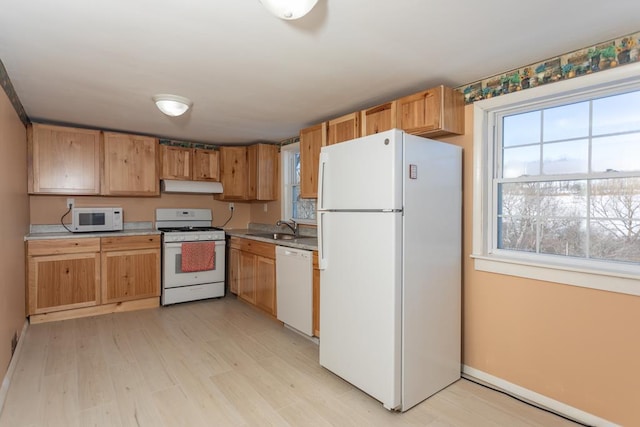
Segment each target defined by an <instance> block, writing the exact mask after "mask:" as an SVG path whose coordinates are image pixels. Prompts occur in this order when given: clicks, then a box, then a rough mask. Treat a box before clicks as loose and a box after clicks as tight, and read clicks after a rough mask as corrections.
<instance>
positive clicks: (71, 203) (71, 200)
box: [67, 199, 76, 208]
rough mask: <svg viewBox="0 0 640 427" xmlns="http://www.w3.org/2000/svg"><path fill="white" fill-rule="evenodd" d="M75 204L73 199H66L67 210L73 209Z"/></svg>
mask: <svg viewBox="0 0 640 427" xmlns="http://www.w3.org/2000/svg"><path fill="white" fill-rule="evenodd" d="M75 204H76V200H75V199H67V207H68V208H73V206H74V205H75Z"/></svg>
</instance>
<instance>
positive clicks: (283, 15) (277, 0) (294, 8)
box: [259, 0, 318, 20]
mask: <svg viewBox="0 0 640 427" xmlns="http://www.w3.org/2000/svg"><path fill="white" fill-rule="evenodd" d="M259 1H260V3H262V5H263V6H264V7H266V8H267V10H268V11H269V12H271V13H273V14H274V15H275V16H277V17H278V18H280V19H287V20H291V19H298V18H302V17H303V16H304V15H306V14H307V13H309V12H310V11H311V9H313V7H314V6H315V5H316V3H318V0H259Z"/></svg>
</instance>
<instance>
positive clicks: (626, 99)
mask: <svg viewBox="0 0 640 427" xmlns="http://www.w3.org/2000/svg"><path fill="white" fill-rule="evenodd" d="M639 114H640V91H636V92H629V93H625V94H622V95H615V96H608V97H606V98H600V99H596V100H594V101H593V135H603V134H609V133H616V132H626V131H634V130H640V120H638V115H639Z"/></svg>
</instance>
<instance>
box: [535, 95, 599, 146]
mask: <svg viewBox="0 0 640 427" xmlns="http://www.w3.org/2000/svg"><path fill="white" fill-rule="evenodd" d="M543 121H544V126H543V140H544V141H557V140H560V139H569V138H580V137H586V136H589V102H588V101H586V102H579V103H577V104H568V105H562V106H560V107H555V108H549V109H547V110H544V117H543Z"/></svg>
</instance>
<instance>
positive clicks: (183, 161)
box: [160, 144, 220, 181]
mask: <svg viewBox="0 0 640 427" xmlns="http://www.w3.org/2000/svg"><path fill="white" fill-rule="evenodd" d="M160 158H161V163H162V167H161V169H160V179H177V180H189V181H219V180H220V171H219V168H218V152H217V151H214V150H203V149H194V148H186V147H173V146H169V145H164V144H162V145H160Z"/></svg>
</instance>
